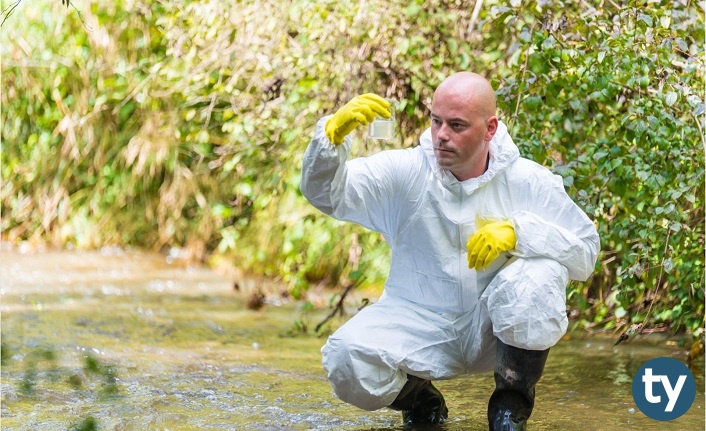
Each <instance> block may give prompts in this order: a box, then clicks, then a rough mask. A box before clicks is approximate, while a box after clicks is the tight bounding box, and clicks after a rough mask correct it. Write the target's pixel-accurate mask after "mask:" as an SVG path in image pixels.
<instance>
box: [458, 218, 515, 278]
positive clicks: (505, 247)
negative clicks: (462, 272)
mask: <svg viewBox="0 0 706 431" xmlns="http://www.w3.org/2000/svg"><path fill="white" fill-rule="evenodd" d="M515 244H517V238H516V237H515V228H514V227H513V226H512V223H511V222H510V221H499V222H490V223H488V224H486V225H485V226H483V227H481V228H480V229H478V230H477V231H476V233H474V234H473V236H471V239H469V240H468V244H466V248H467V249H468V267H469V268H475V269H476V271H480V270H483V269H486V268H487V267H488V265H490V263H491V262H492V261H494V260H495V259H496V258H497V257H498V256H500V253H502V252H504V251H510V250H512V249H514V248H515Z"/></svg>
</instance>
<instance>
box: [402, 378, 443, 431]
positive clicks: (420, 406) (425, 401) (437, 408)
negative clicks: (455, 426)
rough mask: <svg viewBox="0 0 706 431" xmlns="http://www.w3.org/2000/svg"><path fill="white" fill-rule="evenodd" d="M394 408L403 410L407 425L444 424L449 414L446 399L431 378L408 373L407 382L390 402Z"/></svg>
mask: <svg viewBox="0 0 706 431" xmlns="http://www.w3.org/2000/svg"><path fill="white" fill-rule="evenodd" d="M390 408H391V409H393V410H400V411H402V421H403V422H404V424H405V425H414V424H443V423H444V422H446V418H447V417H448V416H449V409H448V408H446V401H444V396H443V395H441V392H439V390H438V389H436V388H435V387H434V385H432V384H431V380H424V379H422V378H419V377H416V376H413V375H411V374H408V375H407V383H405V385H404V387H403V388H402V390H401V391H400V393H399V394H398V395H397V398H396V399H395V401H393V402H392V404H390Z"/></svg>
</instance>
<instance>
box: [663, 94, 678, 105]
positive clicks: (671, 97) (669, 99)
mask: <svg viewBox="0 0 706 431" xmlns="http://www.w3.org/2000/svg"><path fill="white" fill-rule="evenodd" d="M678 97H679V95H678V94H677V93H676V92H675V91H670V92H669V93H667V95H666V96H664V102H665V103H666V104H667V106H672V105H674V104H675V103H677V98H678Z"/></svg>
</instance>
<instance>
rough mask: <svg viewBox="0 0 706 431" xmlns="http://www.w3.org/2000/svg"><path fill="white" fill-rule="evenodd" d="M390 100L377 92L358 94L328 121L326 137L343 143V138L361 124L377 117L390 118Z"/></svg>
mask: <svg viewBox="0 0 706 431" xmlns="http://www.w3.org/2000/svg"><path fill="white" fill-rule="evenodd" d="M389 108H390V102H388V101H387V100H385V99H383V98H382V97H380V96H378V95H377V94H372V93H367V94H363V95H362V96H356V97H354V98H353V99H351V101H350V102H348V103H346V104H345V105H344V106H343V107H342V108H341V109H339V110H338V111H337V112H336V113H335V114H334V115H333V117H331V118H329V119H328V121H327V122H326V137H327V138H328V140H329V141H331V143H332V144H333V145H341V144H342V143H343V138H345V137H346V136H347V135H348V134H349V133H351V132H352V131H353V129H355V128H356V127H358V126H359V125H366V124H368V123H370V122H371V121H373V119H374V118H375V117H383V118H390V116H391V115H392V114H390V111H389Z"/></svg>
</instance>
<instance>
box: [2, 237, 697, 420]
mask: <svg viewBox="0 0 706 431" xmlns="http://www.w3.org/2000/svg"><path fill="white" fill-rule="evenodd" d="M253 290H254V284H253V282H245V281H242V282H241V288H240V291H235V290H234V288H233V280H232V279H228V278H227V277H224V276H222V275H220V274H218V273H216V272H213V271H210V270H207V269H204V268H197V267H185V266H182V265H177V264H174V263H171V264H170V263H168V262H167V261H166V260H165V257H164V256H159V255H148V254H142V253H132V252H122V251H119V250H110V249H106V250H104V251H103V252H92V253H79V252H45V253H32V254H22V253H19V252H18V251H7V250H6V251H3V252H1V253H0V299H1V304H0V312H1V313H2V314H1V320H2V350H3V352H2V358H3V363H2V423H1V425H2V429H3V430H8V431H9V430H17V431H19V430H32V431H34V430H67V429H75V430H81V429H82V430H89V429H100V430H170V431H175V430H253V431H268V430H360V431H362V430H401V429H402V428H401V427H400V414H399V413H398V412H394V411H391V410H388V409H383V410H380V411H377V412H366V411H362V410H358V409H356V408H353V407H350V406H348V405H346V404H344V403H342V402H341V401H339V400H338V399H337V398H336V397H335V395H334V394H333V393H332V391H331V388H330V386H329V384H328V381H327V380H326V376H325V374H324V371H323V370H322V368H321V363H320V353H319V349H320V348H321V345H322V344H323V343H324V339H323V338H317V337H314V336H311V335H299V336H296V337H292V336H290V333H291V332H292V329H293V327H294V322H295V321H297V320H299V321H302V319H304V321H305V322H308V323H309V326H310V327H313V326H315V324H316V323H318V322H319V321H320V320H322V318H323V317H324V316H325V315H326V314H327V313H328V310H327V309H326V308H325V307H323V308H321V309H320V310H318V311H315V312H313V313H312V314H310V315H308V316H305V317H302V314H301V305H302V304H301V303H297V302H289V303H281V304H275V303H268V304H266V305H265V306H264V307H263V308H262V309H261V310H259V311H253V310H250V309H248V308H247V307H246V306H245V303H246V301H247V299H248V296H249V294H251V293H252V291H253ZM352 310H353V311H355V308H353V309H352ZM614 342H615V339H614V338H609V337H586V336H583V335H581V334H578V333H577V332H574V333H572V334H570V335H567V336H566V337H565V339H563V340H562V341H561V342H560V343H559V344H558V345H557V346H555V347H554V348H553V349H552V351H551V353H550V355H549V360H548V362H547V366H546V370H545V375H544V377H543V379H542V380H541V382H540V383H539V385H538V388H537V405H536V407H535V411H534V414H533V416H532V419H531V422H530V429H531V430H591V431H594V430H698V431H702V430H704V429H705V424H704V378H703V374H704V366H703V359H700V360H699V361H698V363H697V364H695V365H694V367H693V368H692V371H693V373H694V375H695V377H696V381H697V394H696V400H695V402H694V404H693V406H692V407H691V409H690V410H689V412H687V414H686V415H684V416H682V417H681V418H679V419H677V420H675V421H671V422H658V421H654V420H652V419H649V418H648V417H646V416H645V415H643V414H642V413H641V412H640V411H639V410H637V408H636V406H635V404H634V402H633V400H632V394H631V384H632V376H633V375H635V373H636V372H637V370H638V369H639V368H640V367H641V366H642V365H643V364H644V363H645V362H646V361H648V360H649V359H652V358H655V357H658V356H669V357H675V358H677V359H679V360H682V361H685V360H686V356H685V352H684V351H683V350H682V349H679V348H678V347H677V346H676V343H675V342H674V341H673V340H666V339H665V338H664V337H656V336H650V337H642V338H638V339H635V340H633V341H632V342H629V343H625V344H621V345H619V346H617V347H615V348H613V347H612V345H613V343H614ZM437 386H438V387H439V389H440V390H441V391H442V392H443V393H444V395H445V397H446V401H447V404H448V406H449V410H450V417H449V422H448V423H447V424H445V425H444V426H442V427H438V428H435V429H442V430H447V431H451V430H471V431H473V430H486V429H487V425H486V419H485V409H486V402H487V399H488V397H489V395H490V393H491V391H492V388H493V386H494V383H493V376H492V374H487V375H477V376H469V377H467V378H463V379H458V380H452V381H442V382H438V384H437Z"/></svg>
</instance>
